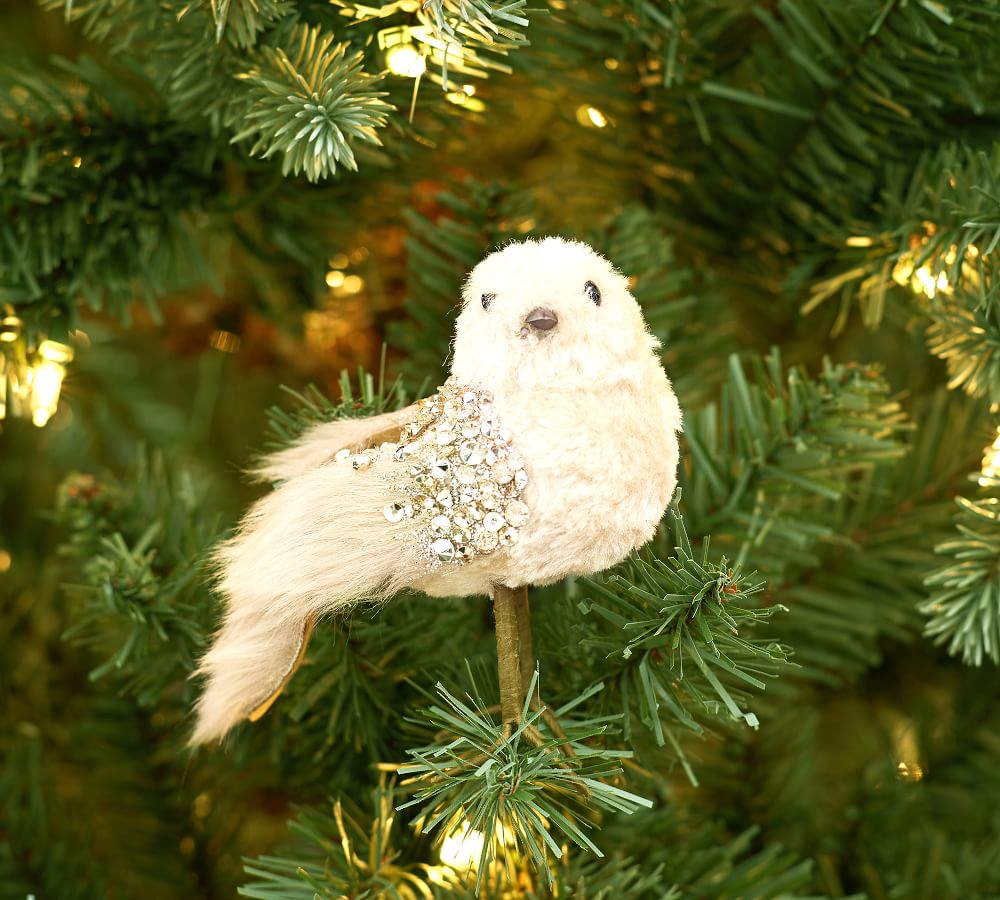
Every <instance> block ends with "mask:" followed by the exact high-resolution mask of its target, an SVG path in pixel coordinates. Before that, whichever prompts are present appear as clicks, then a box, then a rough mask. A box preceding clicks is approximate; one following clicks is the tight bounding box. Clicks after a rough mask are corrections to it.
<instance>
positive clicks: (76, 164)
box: [73, 156, 83, 169]
mask: <svg viewBox="0 0 1000 900" xmlns="http://www.w3.org/2000/svg"><path fill="white" fill-rule="evenodd" d="M82 165H83V157H80V156H74V157H73V168H74V169H79V168H80V166H82Z"/></svg>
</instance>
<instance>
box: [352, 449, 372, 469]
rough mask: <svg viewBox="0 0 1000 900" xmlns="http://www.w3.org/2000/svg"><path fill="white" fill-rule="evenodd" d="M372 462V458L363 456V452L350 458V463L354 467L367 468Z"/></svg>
mask: <svg viewBox="0 0 1000 900" xmlns="http://www.w3.org/2000/svg"><path fill="white" fill-rule="evenodd" d="M371 464H372V458H371V457H370V456H365V454H364V453H359V454H358V455H357V456H355V457H354V458H353V459H352V460H351V465H352V466H353V467H354V468H355V469H367V468H368V467H369V466H370V465H371Z"/></svg>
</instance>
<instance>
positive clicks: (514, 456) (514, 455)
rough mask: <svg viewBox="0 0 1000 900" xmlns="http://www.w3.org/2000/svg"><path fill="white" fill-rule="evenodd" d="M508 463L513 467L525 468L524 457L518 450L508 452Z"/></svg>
mask: <svg viewBox="0 0 1000 900" xmlns="http://www.w3.org/2000/svg"><path fill="white" fill-rule="evenodd" d="M507 464H508V465H509V466H510V467H511V468H512V469H523V468H524V457H523V456H521V454H520V453H518V452H517V451H516V450H511V451H510V453H508V454H507Z"/></svg>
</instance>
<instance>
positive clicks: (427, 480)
mask: <svg viewBox="0 0 1000 900" xmlns="http://www.w3.org/2000/svg"><path fill="white" fill-rule="evenodd" d="M413 483H414V484H415V485H416V486H417V487H418V488H421V489H422V490H425V491H429V490H430V489H431V488H432V487H433V486H434V479H433V478H431V476H430V475H428V474H427V473H426V472H424V473H422V474H420V475H417V477H416V478H414V479H413Z"/></svg>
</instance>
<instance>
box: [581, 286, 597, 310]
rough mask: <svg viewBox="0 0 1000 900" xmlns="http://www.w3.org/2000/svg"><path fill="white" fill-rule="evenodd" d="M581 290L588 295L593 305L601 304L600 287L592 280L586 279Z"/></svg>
mask: <svg viewBox="0 0 1000 900" xmlns="http://www.w3.org/2000/svg"><path fill="white" fill-rule="evenodd" d="M583 292H584V293H585V294H586V295H587V296H588V297H590V299H591V300H592V301H593V303H594V305H595V306H600V305H601V289H600V288H599V287H598V286H597V285H596V284H594V282H592V281H588V282H587V283H586V284H585V285H584V286H583Z"/></svg>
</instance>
